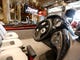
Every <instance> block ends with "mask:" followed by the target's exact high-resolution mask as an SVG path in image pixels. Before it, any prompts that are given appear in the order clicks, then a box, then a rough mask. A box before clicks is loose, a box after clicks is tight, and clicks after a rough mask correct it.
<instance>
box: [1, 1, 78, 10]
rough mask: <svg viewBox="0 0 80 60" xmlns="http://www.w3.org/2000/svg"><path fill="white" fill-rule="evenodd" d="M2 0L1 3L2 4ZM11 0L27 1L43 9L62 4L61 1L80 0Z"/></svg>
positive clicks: (34, 6) (32, 5) (30, 4)
mask: <svg viewBox="0 0 80 60" xmlns="http://www.w3.org/2000/svg"><path fill="white" fill-rule="evenodd" d="M1 1H2V0H0V4H2V2H1ZM11 1H22V2H24V3H25V2H26V3H27V4H28V5H29V6H31V7H33V8H36V9H43V8H52V7H55V6H59V5H61V2H62V1H64V2H66V3H69V2H74V1H78V0H11Z"/></svg>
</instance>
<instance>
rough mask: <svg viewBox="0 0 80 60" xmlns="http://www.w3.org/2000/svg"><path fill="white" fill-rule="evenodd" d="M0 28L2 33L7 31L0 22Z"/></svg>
mask: <svg viewBox="0 0 80 60" xmlns="http://www.w3.org/2000/svg"><path fill="white" fill-rule="evenodd" d="M0 30H1V31H2V33H3V35H5V34H6V33H7V31H6V30H5V28H4V27H3V26H2V25H1V24H0Z"/></svg>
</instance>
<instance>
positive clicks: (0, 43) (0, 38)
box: [0, 35, 2, 47]
mask: <svg viewBox="0 0 80 60" xmlns="http://www.w3.org/2000/svg"><path fill="white" fill-rule="evenodd" d="M1 45H2V37H1V35H0V47H1Z"/></svg>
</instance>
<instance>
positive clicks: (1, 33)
mask: <svg viewBox="0 0 80 60" xmlns="http://www.w3.org/2000/svg"><path fill="white" fill-rule="evenodd" d="M4 38H5V35H4V34H3V32H2V31H1V30H0V39H2V40H3V39H4Z"/></svg>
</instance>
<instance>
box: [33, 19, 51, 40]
mask: <svg viewBox="0 0 80 60" xmlns="http://www.w3.org/2000/svg"><path fill="white" fill-rule="evenodd" d="M51 28H52V22H51V20H50V19H46V20H43V21H41V22H39V23H38V25H37V27H36V29H35V31H34V35H33V38H34V39H35V40H36V41H41V40H43V39H44V38H46V37H47V36H48V34H49V32H50V31H51Z"/></svg>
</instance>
